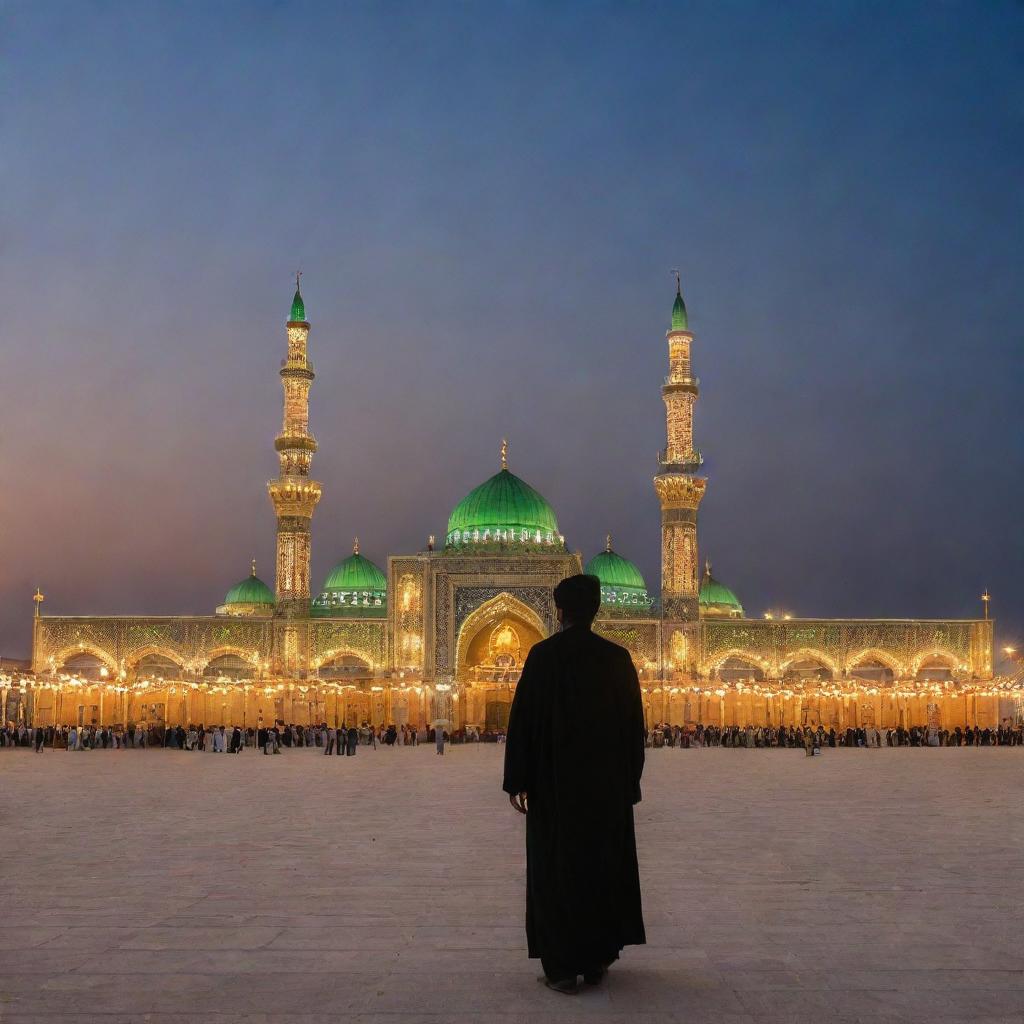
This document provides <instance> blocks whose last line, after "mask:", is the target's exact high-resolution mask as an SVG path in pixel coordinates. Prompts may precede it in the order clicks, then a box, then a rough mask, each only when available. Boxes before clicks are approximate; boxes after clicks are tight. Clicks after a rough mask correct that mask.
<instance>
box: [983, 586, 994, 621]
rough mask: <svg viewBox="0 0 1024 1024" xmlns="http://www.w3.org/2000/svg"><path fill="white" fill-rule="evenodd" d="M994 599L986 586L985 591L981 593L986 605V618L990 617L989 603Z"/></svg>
mask: <svg viewBox="0 0 1024 1024" xmlns="http://www.w3.org/2000/svg"><path fill="white" fill-rule="evenodd" d="M991 600H992V595H991V594H990V593H989V592H988V587H986V588H985V593H983V594H982V595H981V603H982V604H983V605H984V607H985V618H986V619H987V618H988V603H989V601H991Z"/></svg>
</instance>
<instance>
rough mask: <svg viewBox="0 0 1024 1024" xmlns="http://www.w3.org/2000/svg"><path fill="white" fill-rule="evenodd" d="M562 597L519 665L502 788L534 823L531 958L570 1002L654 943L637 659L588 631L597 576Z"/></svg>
mask: <svg viewBox="0 0 1024 1024" xmlns="http://www.w3.org/2000/svg"><path fill="white" fill-rule="evenodd" d="M554 596H555V606H556V607H557V609H558V621H559V622H560V623H561V625H562V630H561V632H560V633H556V634H555V635H554V636H552V637H549V638H548V639H547V640H542V641H541V642H540V643H538V644H536V645H535V646H534V647H533V648H532V649H531V650H530V653H529V655H528V656H527V659H526V664H525V665H524V666H523V671H522V676H521V678H520V680H519V684H518V686H517V687H516V695H515V699H514V700H513V702H512V708H511V711H510V713H509V722H508V735H507V739H506V744H505V780H504V785H503V787H502V788H503V789H504V790H505V792H506V793H508V794H509V801H510V802H511V804H512V806H513V807H514V808H515V809H516V810H517V811H519V812H520V813H521V814H525V815H526V938H527V943H528V946H529V955H530V956H531V957H534V958H536V957H539V958H540V961H541V965H542V966H543V968H544V977H543V978H542V979H540V980H542V981H544V983H545V984H546V985H547V986H548V988H551V989H553V990H554V991H556V992H562V993H565V994H567V995H570V994H574V993H575V992H577V991H578V988H577V985H578V981H577V976H578V975H580V974H582V975H583V980H584V981H585V982H586V983H587V984H589V985H596V984H598V983H599V982H600V981H601V979H602V977H603V976H604V974H605V971H606V970H607V968H608V967H609V966H610V965H611V964H612V963H613V962H614V961H615V960H617V959H618V956H619V952H620V951H621V950H622V948H623V946H632V945H641V944H643V943H644V942H645V941H646V937H645V934H644V921H643V913H642V910H641V905H640V876H639V870H638V867H637V858H636V838H635V835H634V832H633V805H634V804H636V803H638V802H639V801H640V776H641V774H642V772H643V767H644V713H643V704H642V701H641V697H640V684H639V681H638V680H637V675H636V669H635V668H634V666H633V661H632V659H631V658H630V655H629V652H628V651H627V650H626V649H625V648H623V647H620V646H619V645H618V644H613V643H611V641H609V640H605V639H603V638H602V637H599V636H598V635H597V634H596V633H593V632H591V629H590V626H591V623H592V622H593V620H594V616H595V615H596V614H597V610H598V607H599V605H600V603H601V587H600V581H599V580H598V579H597V577H596V576H570V577H569V578H568V579H565V580H563V581H562V582H561V583H559V584H558V586H557V587H555V595H554ZM595 737H603V738H604V739H603V740H602V742H600V743H595V742H594V738H595Z"/></svg>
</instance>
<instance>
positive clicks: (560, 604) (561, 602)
mask: <svg viewBox="0 0 1024 1024" xmlns="http://www.w3.org/2000/svg"><path fill="white" fill-rule="evenodd" d="M600 607H601V581H600V580H599V579H598V578H597V577H596V576H586V575H583V574H582V573H579V574H577V575H575V576H567V577H566V578H565V579H564V580H562V582H561V583H559V584H558V586H557V587H555V608H557V609H558V621H559V622H560V623H561V624H562V625H563V626H589V625H590V624H591V623H592V622H593V621H594V617H595V616H596V615H597V610H598V609H599V608H600Z"/></svg>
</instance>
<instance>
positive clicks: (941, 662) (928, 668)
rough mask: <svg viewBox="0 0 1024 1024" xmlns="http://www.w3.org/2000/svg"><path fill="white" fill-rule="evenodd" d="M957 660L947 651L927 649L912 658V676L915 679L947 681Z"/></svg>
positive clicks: (954, 669)
mask: <svg viewBox="0 0 1024 1024" xmlns="http://www.w3.org/2000/svg"><path fill="white" fill-rule="evenodd" d="M958 666H959V662H958V661H957V659H956V658H955V657H954V656H953V655H952V654H950V653H949V652H948V651H929V652H928V653H927V654H921V655H919V656H918V657H917V658H916V659H915V660H914V676H915V678H917V679H923V680H934V681H936V682H949V681H950V680H951V679H952V678H953V673H954V672H955V671H956V670H957V668H958Z"/></svg>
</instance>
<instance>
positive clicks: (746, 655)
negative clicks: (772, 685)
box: [704, 647, 771, 676]
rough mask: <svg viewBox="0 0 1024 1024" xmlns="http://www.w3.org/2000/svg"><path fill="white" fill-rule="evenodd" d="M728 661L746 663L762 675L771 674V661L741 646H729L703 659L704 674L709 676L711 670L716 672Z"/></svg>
mask: <svg viewBox="0 0 1024 1024" xmlns="http://www.w3.org/2000/svg"><path fill="white" fill-rule="evenodd" d="M729 661H735V662H737V663H740V664H746V665H748V666H749V667H750V668H751V669H754V670H757V671H760V672H761V673H762V675H763V676H769V675H771V663H770V662H769V661H768V660H767V659H766V658H762V657H760V656H759V655H757V654H754V652H753V651H747V650H744V649H743V648H742V647H730V648H729V649H728V650H726V651H721V652H720V653H719V654H717V655H715V657H713V658H710V659H708V660H707V661H705V662H704V675H706V676H710V675H711V674H712V673H713V672H718V671H719V670H720V669H721V668H722V666H723V665H725V663H726V662H729Z"/></svg>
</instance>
